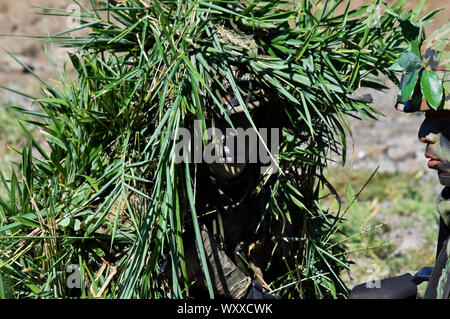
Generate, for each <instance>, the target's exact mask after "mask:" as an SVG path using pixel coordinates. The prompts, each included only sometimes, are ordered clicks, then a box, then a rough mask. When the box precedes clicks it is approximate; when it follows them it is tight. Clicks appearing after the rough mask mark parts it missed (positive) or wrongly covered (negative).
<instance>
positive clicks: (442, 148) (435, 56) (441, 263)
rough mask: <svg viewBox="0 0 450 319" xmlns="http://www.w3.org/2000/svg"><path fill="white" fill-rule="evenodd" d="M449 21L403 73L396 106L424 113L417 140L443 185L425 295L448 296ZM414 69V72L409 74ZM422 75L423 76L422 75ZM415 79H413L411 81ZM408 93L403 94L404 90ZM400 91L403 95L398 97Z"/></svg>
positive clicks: (449, 252)
mask: <svg viewBox="0 0 450 319" xmlns="http://www.w3.org/2000/svg"><path fill="white" fill-rule="evenodd" d="M449 36H450V24H446V25H444V26H442V27H441V28H439V29H438V30H437V31H435V32H434V33H433V34H432V35H431V36H430V37H429V38H428V39H427V40H426V41H425V42H424V44H423V45H422V50H421V66H420V67H419V68H417V69H416V70H414V71H411V72H409V73H406V74H405V75H404V76H403V77H402V81H401V86H400V88H401V94H400V95H399V102H398V103H397V105H396V108H397V109H398V110H400V111H404V112H425V120H424V121H423V123H422V125H421V127H420V129H419V140H420V141H421V142H423V143H425V144H427V146H426V149H425V157H426V158H428V159H429V162H428V167H429V168H430V169H433V170H436V171H437V172H438V176H439V180H440V182H441V184H442V185H444V186H445V188H444V189H443V191H442V193H441V194H440V196H439V198H438V199H437V201H436V206H437V210H438V211H439V214H440V217H441V218H440V229H439V239H438V248H437V252H438V255H437V260H436V265H435V267H434V270H433V274H432V276H431V278H430V281H429V284H428V288H427V291H426V293H425V298H446V299H447V298H449V295H450V280H449V273H450V260H449V256H450V242H449V238H450V237H449V236H450V231H449V228H450V47H449ZM413 72H416V73H417V75H415V74H413ZM425 77H426V78H425ZM414 81H415V82H414ZM408 86H410V87H411V89H410V90H409V91H410V92H411V93H410V96H406V98H405V91H406V94H409V92H408V88H407V87H408ZM402 94H403V96H402Z"/></svg>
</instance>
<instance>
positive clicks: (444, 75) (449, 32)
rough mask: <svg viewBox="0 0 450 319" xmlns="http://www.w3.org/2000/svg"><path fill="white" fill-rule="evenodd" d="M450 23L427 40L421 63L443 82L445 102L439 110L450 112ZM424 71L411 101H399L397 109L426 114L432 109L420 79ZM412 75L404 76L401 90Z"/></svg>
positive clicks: (420, 72) (423, 48) (421, 71)
mask: <svg viewBox="0 0 450 319" xmlns="http://www.w3.org/2000/svg"><path fill="white" fill-rule="evenodd" d="M449 36H450V23H447V24H445V25H443V26H442V27H441V28H439V29H438V30H436V31H435V32H433V33H432V34H431V36H430V37H429V38H427V39H426V40H425V41H424V43H423V45H422V48H421V62H422V64H423V65H424V66H426V68H427V69H429V70H431V71H433V72H434V73H436V74H437V76H438V77H439V79H440V80H441V81H442V86H443V91H444V101H443V103H441V105H439V107H438V108H436V109H438V110H450V47H449ZM423 71H424V70H423V69H422V70H420V71H419V74H418V80H417V82H416V85H415V87H414V90H413V93H412V96H411V97H410V99H409V100H407V101H404V102H402V101H401V100H400V99H399V100H398V102H397V104H396V106H395V108H396V109H397V110H399V111H403V112H407V113H410V112H425V111H428V110H431V109H435V108H432V107H431V106H430V105H429V103H428V102H427V101H426V99H425V97H424V96H423V94H422V91H421V88H420V78H421V76H422V73H423ZM409 75H410V73H406V74H403V76H402V78H401V81H400V89H402V87H403V86H404V85H407V84H408V81H411V80H412V78H413V77H411V76H409Z"/></svg>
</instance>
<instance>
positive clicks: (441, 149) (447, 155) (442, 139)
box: [435, 134, 450, 163]
mask: <svg viewBox="0 0 450 319" xmlns="http://www.w3.org/2000/svg"><path fill="white" fill-rule="evenodd" d="M438 138H439V141H438V143H436V145H435V152H436V153H435V154H436V155H437V156H438V157H439V159H440V160H442V161H443V162H449V163H450V139H449V138H448V137H446V136H444V135H443V134H439V137H438Z"/></svg>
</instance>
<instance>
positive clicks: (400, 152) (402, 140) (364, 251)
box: [0, 0, 450, 293]
mask: <svg viewBox="0 0 450 319" xmlns="http://www.w3.org/2000/svg"><path fill="white" fill-rule="evenodd" d="M80 2H81V3H88V2H89V1H87V0H84V1H80ZM387 2H388V3H390V4H392V3H394V2H395V1H387ZM72 3H73V2H72V1H71V0H19V1H17V0H1V1H0V26H1V28H0V34H2V36H0V47H1V48H2V50H1V51H0V86H5V87H9V88H11V89H14V90H18V91H21V92H26V93H27V94H30V95H38V94H39V90H40V88H41V86H40V82H39V81H37V80H36V78H35V77H34V76H33V75H31V74H30V73H29V72H27V71H26V70H25V69H24V68H23V67H22V66H21V65H20V64H18V63H17V62H15V61H14V60H13V59H12V58H11V57H10V56H9V55H8V54H7V52H6V51H9V52H11V53H13V54H14V55H16V56H17V57H18V58H19V59H20V60H21V61H23V62H24V63H25V64H26V65H28V66H29V67H30V68H31V69H32V70H33V71H34V72H36V73H37V74H38V75H39V76H40V77H42V78H43V79H45V80H47V81H52V80H53V81H56V78H57V77H56V76H55V74H54V71H53V67H52V65H51V64H50V63H49V62H48V56H47V55H50V56H51V57H53V58H56V60H57V61H59V63H61V64H62V65H63V64H64V63H66V62H67V61H68V59H67V50H65V49H61V48H58V47H53V46H52V45H50V44H48V43H47V44H46V43H44V42H43V41H41V40H40V39H39V38H33V37H32V36H43V35H44V36H45V35H48V34H54V33H57V32H59V31H62V30H65V29H67V28H68V25H67V23H68V19H67V18H66V17H50V16H46V15H37V14H34V13H37V12H42V11H43V10H44V11H45V9H42V8H41V9H39V8H34V7H33V6H41V7H52V8H59V9H67V8H68V7H69V5H71V4H72ZM371 3H372V0H368V1H362V0H352V1H351V7H353V8H356V7H358V6H361V5H362V4H371ZM417 3H418V1H410V0H408V1H407V4H406V6H407V8H408V9H412V8H414V7H415V6H416V5H417ZM437 8H442V9H443V10H442V12H440V13H439V14H438V15H437V16H436V17H435V19H434V21H433V22H432V23H431V24H430V25H428V26H427V27H426V34H430V33H431V32H432V31H433V30H435V29H436V28H438V27H440V26H441V25H443V24H445V23H447V22H449V19H448V17H449V12H450V11H449V10H450V3H449V2H446V1H442V0H427V1H426V4H425V6H424V9H423V14H426V13H428V12H430V11H432V10H434V9H437ZM69 23H70V21H69ZM23 36H28V37H23ZM380 80H381V81H383V82H384V83H385V85H386V86H387V87H388V89H386V90H384V91H378V92H374V91H370V92H368V90H366V89H361V93H371V94H372V95H373V98H374V101H373V106H375V107H376V108H377V109H379V110H380V111H381V112H382V113H383V114H384V116H380V117H379V119H378V120H368V119H364V120H363V121H360V120H356V119H354V120H351V128H352V137H351V138H350V139H349V148H348V152H347V162H346V163H345V165H344V163H342V162H341V161H340V160H339V158H336V163H334V164H333V165H331V167H330V169H329V171H328V178H329V179H330V181H331V182H332V184H334V185H335V187H336V190H337V192H338V194H339V196H340V199H341V201H342V207H343V209H342V213H344V212H345V214H344V217H345V218H346V222H345V223H343V225H342V227H341V231H342V234H341V235H340V236H339V237H338V238H337V239H336V240H338V241H342V244H345V245H346V246H347V248H348V250H349V251H350V252H351V253H350V255H349V258H350V260H351V261H352V263H353V264H352V266H351V268H350V271H348V272H347V273H345V274H344V278H345V280H346V282H347V284H348V286H349V287H352V286H354V285H355V284H357V283H360V282H364V281H368V280H373V279H381V278H385V277H388V276H394V275H400V274H403V273H406V272H410V273H412V274H414V273H415V272H416V271H418V270H419V269H420V268H421V267H423V266H431V265H432V264H433V261H434V257H435V246H436V239H437V232H438V215H437V213H436V211H435V209H434V201H435V198H436V196H437V194H438V192H439V191H440V189H441V188H442V187H441V186H439V184H438V181H437V177H436V174H435V172H430V171H428V169H427V166H426V160H425V158H424V156H423V153H424V149H425V146H424V145H422V144H421V143H420V142H419V141H418V140H417V130H418V128H419V125H420V123H421V122H422V120H423V114H410V115H405V114H401V113H398V112H396V111H395V110H394V104H395V99H396V95H397V88H396V87H395V86H394V85H393V84H392V83H391V82H390V81H388V80H385V79H383V78H381V79H380ZM8 106H17V107H22V108H28V109H31V110H34V109H35V108H36V106H35V105H32V104H31V100H30V99H28V98H25V97H22V96H20V95H17V94H14V93H11V92H8V91H5V90H0V171H2V172H3V173H5V174H6V175H8V174H9V171H10V170H11V162H13V161H17V160H18V159H19V157H18V156H17V154H16V153H15V152H14V150H13V149H14V148H17V149H21V148H22V145H23V143H25V142H26V138H25V136H24V134H23V133H22V131H21V128H20V126H19V125H18V123H17V120H18V118H17V116H16V114H15V113H14V112H13V111H12V110H11V109H9V108H8ZM30 128H31V127H30ZM34 134H35V135H36V138H37V139H40V135H39V132H36V131H35V132H34ZM40 140H41V141H42V143H44V141H43V140H42V138H41V139H40ZM375 171H376V173H375V174H374V172H375ZM323 195H324V199H323V200H324V201H325V202H328V203H329V207H330V208H331V209H335V208H336V201H335V200H334V199H333V198H332V196H330V195H329V194H323ZM423 290H424V287H423V286H422V285H421V287H420V292H421V293H422V292H423Z"/></svg>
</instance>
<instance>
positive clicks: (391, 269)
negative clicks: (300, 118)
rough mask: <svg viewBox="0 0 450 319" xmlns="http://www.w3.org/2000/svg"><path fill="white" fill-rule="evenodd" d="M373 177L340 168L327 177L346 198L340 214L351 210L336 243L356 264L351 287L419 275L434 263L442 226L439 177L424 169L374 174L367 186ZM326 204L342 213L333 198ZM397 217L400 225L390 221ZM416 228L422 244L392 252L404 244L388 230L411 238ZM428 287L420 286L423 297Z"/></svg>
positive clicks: (351, 276) (351, 271) (341, 196)
mask: <svg viewBox="0 0 450 319" xmlns="http://www.w3.org/2000/svg"><path fill="white" fill-rule="evenodd" d="M371 175H372V172H370V171H350V170H345V169H341V170H336V169H335V170H333V171H330V172H329V174H328V176H327V177H328V179H329V180H330V182H331V184H333V185H335V187H336V191H337V194H338V195H339V196H340V198H341V201H342V208H341V211H342V212H343V211H345V210H346V209H347V208H348V210H347V211H346V212H345V215H344V218H345V219H346V222H344V223H342V226H341V228H340V233H339V234H338V235H337V236H336V238H335V240H336V241H338V242H342V243H343V244H345V245H346V246H347V249H348V251H349V252H350V255H349V257H350V258H349V259H350V260H351V261H352V262H353V265H352V267H351V269H350V272H349V273H348V277H347V278H346V282H347V284H348V286H349V287H353V286H355V285H356V284H358V283H363V282H367V281H370V280H373V279H375V277H377V276H380V277H381V278H377V279H383V278H386V277H392V276H397V275H402V274H404V273H407V272H409V273H411V274H413V275H414V274H415V272H417V271H418V270H419V269H420V268H422V267H425V266H432V265H433V264H434V259H435V247H436V241H437V236H438V224H439V215H438V213H437V212H436V209H435V204H434V202H435V198H436V196H437V189H438V187H437V184H438V181H437V179H431V178H429V177H426V176H424V174H423V172H422V171H419V172H418V173H417V174H415V175H411V174H404V173H401V172H400V173H375V174H374V176H373V178H372V179H371V180H370V182H369V183H368V184H367V185H365V184H366V183H367V181H368V180H369V179H370V177H371ZM364 185H365V187H364ZM363 188H364V189H363ZM361 189H362V191H361ZM360 191H361V192H360ZM323 195H324V196H325V195H326V194H323ZM355 196H357V198H356V199H355ZM325 203H326V205H327V206H328V207H329V209H330V211H336V210H337V209H338V205H337V202H336V201H335V200H332V199H331V197H330V196H328V197H326V198H325V199H324V204H325ZM349 205H351V206H350V207H349ZM392 217H394V218H396V220H397V222H396V223H395V225H390V224H388V223H386V220H387V219H388V218H391V219H392ZM411 227H413V228H412V229H414V230H415V231H417V232H420V234H414V235H417V236H420V237H421V239H422V240H421V241H420V245H419V246H418V247H416V248H412V249H408V250H407V251H405V252H403V253H398V254H393V253H394V252H395V251H396V249H397V248H398V246H399V243H398V242H395V241H394V240H389V236H388V235H389V232H392V231H397V232H402V231H404V236H405V238H403V239H404V240H406V239H407V238H406V236H408V233H407V232H408V231H410V230H411ZM393 228H395V229H393ZM410 235H411V234H410ZM348 237H350V238H348ZM425 288H426V283H424V284H421V285H420V286H419V294H420V295H423V292H424V290H425Z"/></svg>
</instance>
